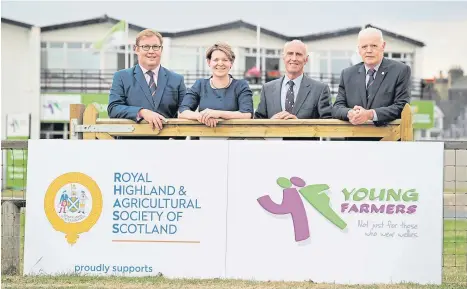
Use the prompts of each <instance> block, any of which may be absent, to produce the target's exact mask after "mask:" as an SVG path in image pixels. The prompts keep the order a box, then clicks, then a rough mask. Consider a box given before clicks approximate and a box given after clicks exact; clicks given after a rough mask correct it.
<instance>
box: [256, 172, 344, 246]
mask: <svg viewBox="0 0 467 289" xmlns="http://www.w3.org/2000/svg"><path fill="white" fill-rule="evenodd" d="M277 184H278V185H279V186H280V187H281V188H283V199H282V203H281V204H280V205H278V204H276V203H274V202H273V201H272V200H271V197H270V196H269V195H264V196H262V197H260V198H258V203H259V204H260V205H261V207H263V209H265V210H266V211H268V212H270V213H272V214H276V215H285V214H290V215H291V216H292V222H293V226H294V231H295V241H297V242H299V241H303V240H306V239H308V238H309V237H310V231H309V226H308V217H307V215H306V211H305V207H304V205H303V201H302V199H301V197H300V195H302V197H303V198H304V199H305V200H307V201H308V203H310V204H311V205H312V206H313V207H314V208H315V209H316V210H317V211H318V212H319V213H320V214H321V215H322V216H323V217H325V218H326V219H328V220H329V221H330V222H331V223H333V224H334V225H335V226H337V227H338V228H340V229H341V230H343V229H345V227H347V224H346V222H345V221H344V220H342V219H341V218H340V217H339V215H337V213H336V212H335V211H334V210H333V209H332V208H331V206H330V204H331V203H330V199H329V196H328V195H327V194H326V190H328V189H329V186H328V185H326V184H314V185H308V186H306V183H305V181H304V180H302V179H301V178H299V177H292V178H290V180H289V179H287V178H284V177H280V178H278V179H277ZM292 185H294V186H295V187H292ZM297 188H298V189H297ZM299 193H300V194H299Z"/></svg>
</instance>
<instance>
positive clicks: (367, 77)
mask: <svg viewBox="0 0 467 289" xmlns="http://www.w3.org/2000/svg"><path fill="white" fill-rule="evenodd" d="M380 65H381V62H380V63H379V64H378V65H376V66H375V68H374V69H375V73H373V80H375V78H376V74H377V73H378V69H379V66H380ZM368 70H370V68H369V67H368V66H366V64H365V72H366V82H365V84H366V85H367V84H368V81H369V80H370V75H369V74H368ZM373 121H378V116H377V115H376V111H375V113H374V115H373Z"/></svg>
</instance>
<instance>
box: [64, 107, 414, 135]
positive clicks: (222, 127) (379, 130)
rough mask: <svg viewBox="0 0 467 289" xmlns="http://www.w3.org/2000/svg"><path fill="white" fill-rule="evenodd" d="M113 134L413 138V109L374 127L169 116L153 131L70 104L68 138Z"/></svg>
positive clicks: (316, 121)
mask: <svg viewBox="0 0 467 289" xmlns="http://www.w3.org/2000/svg"><path fill="white" fill-rule="evenodd" d="M116 136H130V137H141V136H145V137H147V136H160V137H186V136H192V137H236V138H281V137H322V138H344V137H346V138H352V137H375V138H381V140H382V141H398V140H401V141H413V127H412V111H411V108H410V105H409V104H406V105H405V107H404V110H403V111H402V117H401V119H398V120H395V121H393V122H391V123H389V124H388V125H387V126H381V127H376V126H375V125H374V124H373V123H372V122H371V121H368V122H367V123H365V124H362V125H352V124H351V123H349V122H346V121H341V120H336V119H294V120H271V119H248V120H245V119H236V120H220V121H219V122H218V124H217V126H216V127H214V128H211V127H208V126H206V125H204V124H202V123H199V122H197V121H192V120H185V119H168V120H167V123H165V124H164V125H163V128H162V130H157V129H156V130H153V129H152V128H151V127H150V126H149V125H148V123H147V122H145V121H142V122H140V123H136V122H135V121H132V120H127V119H109V118H105V119H102V118H98V111H97V109H96V108H95V107H94V105H93V104H90V105H88V106H87V107H85V106H84V105H83V104H72V105H71V106H70V138H72V139H114V138H115V137H116Z"/></svg>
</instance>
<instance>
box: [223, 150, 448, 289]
mask: <svg viewBox="0 0 467 289" xmlns="http://www.w3.org/2000/svg"><path fill="white" fill-rule="evenodd" d="M443 149H444V147H443V144H442V143H417V142H308V143H305V142H302V143H298V142H294V143H291V142H268V143H267V144H265V143H261V142H236V143H231V144H230V148H229V152H230V155H229V192H228V196H229V197H228V204H229V210H228V223H227V229H228V240H227V241H228V248H227V268H226V272H227V278H240V279H255V280H292V281H304V280H313V281H314V282H329V283H334V282H336V283H352V284H364V283H393V282H417V283H436V284H440V282H441V276H442V272H441V268H442V246H443V243H442V242H443V234H442V232H443V228H442V221H443V212H442V208H443V207H442V204H443ZM246 260H248V261H246Z"/></svg>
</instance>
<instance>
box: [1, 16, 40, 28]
mask: <svg viewBox="0 0 467 289" xmlns="http://www.w3.org/2000/svg"><path fill="white" fill-rule="evenodd" d="M2 23H7V24H11V25H15V26H19V27H23V28H28V29H29V28H31V27H32V26H33V25H31V24H27V23H24V22H20V21H16V20H12V19H8V18H4V17H2Z"/></svg>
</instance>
